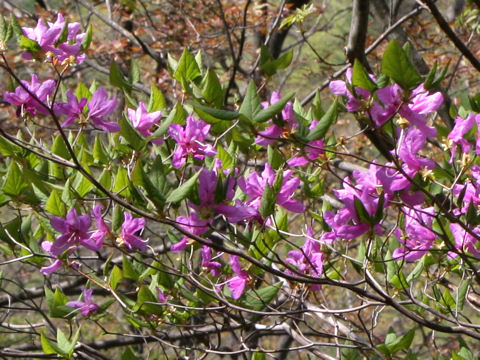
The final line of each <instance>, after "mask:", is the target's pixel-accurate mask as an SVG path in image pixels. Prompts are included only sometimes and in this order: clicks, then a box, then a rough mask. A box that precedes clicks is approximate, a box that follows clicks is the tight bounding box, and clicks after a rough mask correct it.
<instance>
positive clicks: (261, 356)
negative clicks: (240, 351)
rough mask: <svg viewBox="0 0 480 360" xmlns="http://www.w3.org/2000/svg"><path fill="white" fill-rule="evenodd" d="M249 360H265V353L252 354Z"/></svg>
mask: <svg viewBox="0 0 480 360" xmlns="http://www.w3.org/2000/svg"><path fill="white" fill-rule="evenodd" d="M250 360H266V356H265V353H261V352H254V353H253V354H252V357H251V358H250Z"/></svg>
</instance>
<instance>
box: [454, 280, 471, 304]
mask: <svg viewBox="0 0 480 360" xmlns="http://www.w3.org/2000/svg"><path fill="white" fill-rule="evenodd" d="M469 285H470V281H469V280H464V281H462V284H461V285H460V286H459V288H458V290H457V294H456V295H457V310H460V311H461V310H462V309H463V305H464V304H465V300H466V298H467V291H468V287H469Z"/></svg>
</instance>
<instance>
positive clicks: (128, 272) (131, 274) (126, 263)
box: [122, 255, 140, 280]
mask: <svg viewBox="0 0 480 360" xmlns="http://www.w3.org/2000/svg"><path fill="white" fill-rule="evenodd" d="M122 270H123V277H125V278H127V279H132V280H138V277H139V276H140V273H139V272H138V271H137V269H135V267H134V266H133V264H132V262H131V261H130V259H129V258H127V257H126V256H125V255H123V260H122Z"/></svg>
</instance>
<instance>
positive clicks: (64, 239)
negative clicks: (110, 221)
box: [42, 208, 98, 256]
mask: <svg viewBox="0 0 480 360" xmlns="http://www.w3.org/2000/svg"><path fill="white" fill-rule="evenodd" d="M50 224H51V225H52V227H53V228H54V229H55V230H56V231H58V232H60V233H62V235H59V236H58V237H57V239H56V240H55V242H54V243H53V244H52V245H51V247H50V248H49V252H50V253H51V254H52V255H53V256H59V255H60V254H62V253H63V252H65V251H66V250H67V249H68V248H70V247H72V246H75V245H79V244H81V245H84V246H85V247H87V248H89V249H90V250H93V251H97V250H98V248H97V247H96V246H94V247H93V248H92V246H91V245H92V244H91V243H90V242H89V241H88V240H89V239H90V232H89V231H88V229H89V228H90V225H91V224H92V220H91V219H90V216H88V215H78V213H77V210H75V208H73V209H71V210H70V211H69V212H68V213H67V216H66V217H65V219H64V218H61V217H58V216H55V217H53V218H52V219H51V220H50ZM44 243H45V241H44ZM47 243H49V242H47ZM42 246H43V244H42Z"/></svg>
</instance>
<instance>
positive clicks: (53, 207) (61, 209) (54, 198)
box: [45, 189, 67, 217]
mask: <svg viewBox="0 0 480 360" xmlns="http://www.w3.org/2000/svg"><path fill="white" fill-rule="evenodd" d="M45 210H46V211H48V212H49V213H50V214H52V215H55V216H60V217H64V216H65V214H66V213H67V210H66V208H65V204H64V203H63V201H62V199H61V197H60V195H59V192H58V190H56V189H52V191H51V193H50V196H49V197H48V200H47V203H46V205H45Z"/></svg>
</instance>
